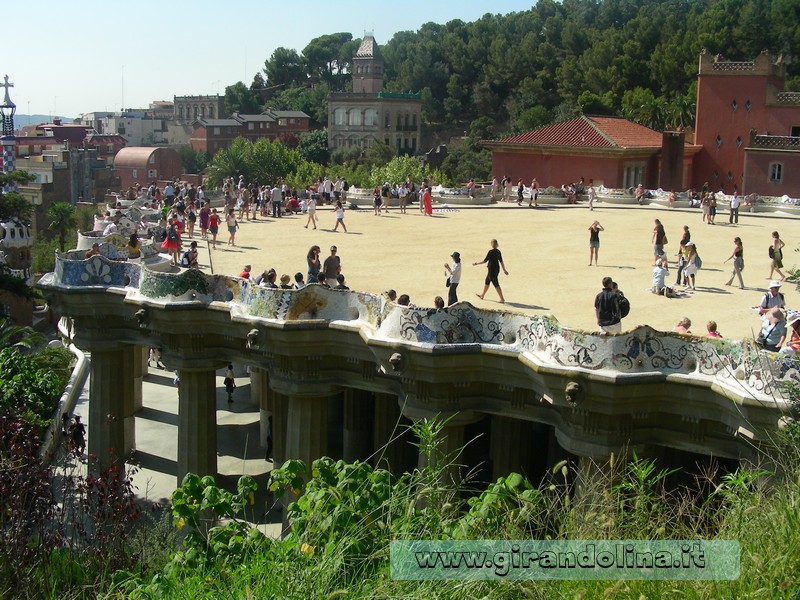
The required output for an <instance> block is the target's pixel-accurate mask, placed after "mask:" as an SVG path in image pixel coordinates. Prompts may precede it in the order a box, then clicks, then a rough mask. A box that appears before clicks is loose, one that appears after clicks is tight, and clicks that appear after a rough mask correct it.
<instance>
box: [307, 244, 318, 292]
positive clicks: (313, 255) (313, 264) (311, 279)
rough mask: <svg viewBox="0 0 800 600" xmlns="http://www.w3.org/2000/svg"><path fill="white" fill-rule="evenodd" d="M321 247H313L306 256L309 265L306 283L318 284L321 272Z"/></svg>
mask: <svg viewBox="0 0 800 600" xmlns="http://www.w3.org/2000/svg"><path fill="white" fill-rule="evenodd" d="M319 253H320V247H319V246H311V248H310V249H309V250H308V254H307V255H306V262H307V263H308V275H307V276H306V283H317V277H318V275H319V271H320V268H321V266H320V262H319Z"/></svg>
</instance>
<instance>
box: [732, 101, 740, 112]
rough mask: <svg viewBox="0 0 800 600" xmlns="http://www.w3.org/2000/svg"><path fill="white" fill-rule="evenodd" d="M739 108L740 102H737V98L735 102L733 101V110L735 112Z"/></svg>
mask: <svg viewBox="0 0 800 600" xmlns="http://www.w3.org/2000/svg"><path fill="white" fill-rule="evenodd" d="M737 108H739V105H738V104H736V100H734V101H733V102H731V110H732V111H733V112H736V109H737Z"/></svg>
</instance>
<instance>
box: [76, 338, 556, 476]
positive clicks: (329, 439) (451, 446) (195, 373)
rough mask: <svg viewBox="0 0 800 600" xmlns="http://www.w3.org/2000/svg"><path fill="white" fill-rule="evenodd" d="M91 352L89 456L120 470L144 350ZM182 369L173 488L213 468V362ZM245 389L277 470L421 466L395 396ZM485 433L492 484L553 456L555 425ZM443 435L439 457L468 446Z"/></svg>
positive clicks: (265, 382) (260, 377)
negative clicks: (328, 459)
mask: <svg viewBox="0 0 800 600" xmlns="http://www.w3.org/2000/svg"><path fill="white" fill-rule="evenodd" d="M91 350H92V353H91V380H90V388H89V389H90V391H89V394H90V402H89V423H88V425H89V453H90V454H93V455H94V456H96V457H97V459H98V462H99V463H100V465H102V466H106V465H109V464H111V463H117V464H118V466H120V467H122V466H123V465H124V459H125V456H127V455H129V454H130V453H131V452H132V451H133V450H135V449H136V435H135V414H136V413H137V412H138V411H139V410H140V409H141V407H142V380H143V377H144V376H145V375H146V374H147V355H146V352H147V349H146V348H142V347H140V346H132V345H119V344H117V345H114V344H107V345H100V346H95V347H93V348H92V349H91ZM187 363H188V364H179V365H177V366H178V369H177V372H178V377H179V381H180V384H179V388H178V397H179V400H178V461H177V462H178V472H177V474H176V475H177V478H178V481H179V482H180V480H182V478H183V476H184V475H185V474H186V473H188V472H192V473H197V474H200V475H206V474H215V473H216V470H217V428H216V425H217V423H216V396H217V381H216V367H217V366H218V365H216V364H211V363H209V364H202V365H200V364H196V362H195V363H190V362H189V361H187ZM250 383H251V401H252V402H253V403H254V404H256V405H257V406H258V407H259V408H260V422H261V443H262V446H263V447H266V444H267V431H268V429H269V428H270V427H269V424H270V417H271V432H272V445H273V447H272V458H273V465H274V467H275V468H278V467H280V466H281V465H282V464H283V463H284V462H285V461H286V460H287V459H289V458H293V459H300V460H303V461H304V462H305V463H306V464H307V465H309V466H310V465H311V464H312V463H313V461H314V460H316V459H317V458H320V457H322V456H333V457H335V458H342V459H344V460H345V461H347V462H353V461H356V460H360V461H369V462H371V463H372V464H373V465H375V466H379V467H383V468H388V469H389V470H390V471H392V472H393V473H402V472H403V471H405V470H409V469H412V468H414V467H415V466H424V460H423V458H424V457H423V458H420V457H419V456H418V454H417V449H416V448H415V447H414V446H413V445H412V444H411V442H414V441H416V440H413V439H411V436H412V433H411V432H410V431H409V430H408V429H407V427H406V426H407V425H408V424H410V422H409V421H408V420H407V419H405V418H404V417H403V416H402V414H401V410H400V406H399V403H398V398H397V396H395V395H393V394H386V393H379V392H368V391H365V390H359V389H354V388H345V389H343V390H342V391H341V392H338V393H335V394H332V395H308V396H303V395H292V396H289V395H285V394H281V393H279V392H276V391H275V390H274V389H272V388H271V387H270V385H269V378H268V374H267V371H266V370H265V369H263V368H257V367H252V368H251V369H250ZM490 430H491V435H490V439H491V446H490V448H488V452H489V456H486V457H479V458H480V460H481V461H488V462H490V464H491V465H492V468H491V475H492V477H493V478H497V477H499V476H503V475H507V474H508V473H510V472H511V471H520V470H523V469H525V468H527V466H528V465H530V464H531V457H532V456H533V455H535V454H541V453H544V454H545V455H547V454H552V452H551V450H552V446H553V437H554V436H553V434H552V428H548V427H546V426H543V425H538V426H537V425H536V424H532V423H529V422H526V421H521V420H518V419H512V418H508V417H502V416H492V417H491V425H490ZM548 431H549V433H548ZM548 435H549V438H550V439H549V440H548ZM443 437H444V441H443V446H444V447H442V448H440V450H441V451H442V452H443V453H444V454H449V453H452V452H453V451H455V450H457V449H459V448H461V447H462V446H463V445H464V443H465V442H466V441H469V440H466V439H465V425H464V424H463V423H460V422H452V423H449V424H448V425H446V426H445V428H444V431H443ZM542 444H543V445H542ZM548 444H549V445H550V448H549V449H548ZM556 446H557V444H556ZM447 475H448V478H451V479H453V480H454V481H456V482H458V481H460V471H459V469H458V467H452V468H450V469H449V470H448V471H447ZM487 475H488V473H487Z"/></svg>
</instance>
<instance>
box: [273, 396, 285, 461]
mask: <svg viewBox="0 0 800 600" xmlns="http://www.w3.org/2000/svg"><path fill="white" fill-rule="evenodd" d="M269 405H270V409H271V411H272V467H273V468H274V469H279V468H280V467H281V465H283V463H284V461H285V460H286V427H287V421H288V416H289V400H288V398H287V397H286V396H284V395H283V394H279V393H278V392H275V391H271V392H270V394H269Z"/></svg>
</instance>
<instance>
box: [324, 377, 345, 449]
mask: <svg viewBox="0 0 800 600" xmlns="http://www.w3.org/2000/svg"><path fill="white" fill-rule="evenodd" d="M327 398H328V444H327V447H326V448H325V451H324V452H323V454H324V455H325V456H330V457H331V458H332V459H334V460H340V459H342V458H344V450H343V448H344V434H343V429H342V427H343V424H344V392H342V391H336V392H335V393H332V394H331V395H329V396H328V397H327Z"/></svg>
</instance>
